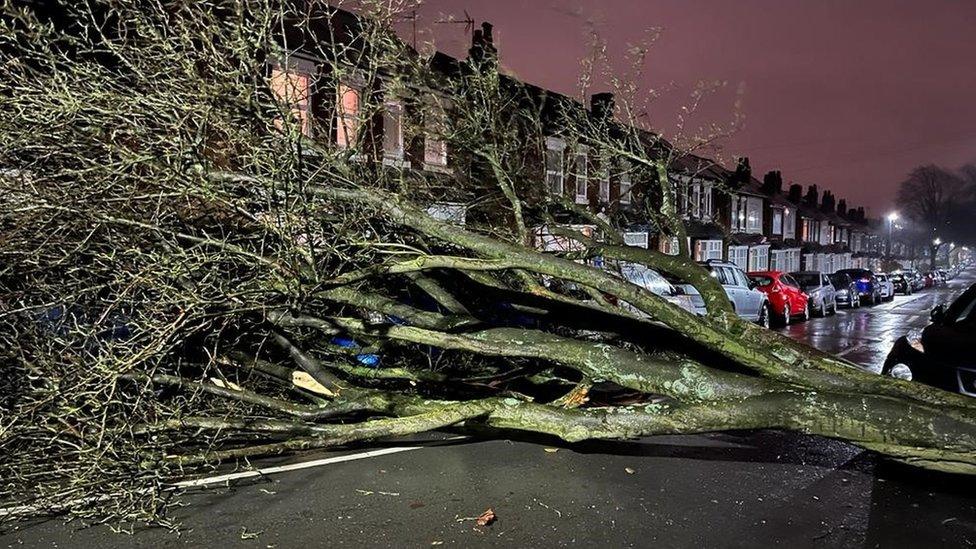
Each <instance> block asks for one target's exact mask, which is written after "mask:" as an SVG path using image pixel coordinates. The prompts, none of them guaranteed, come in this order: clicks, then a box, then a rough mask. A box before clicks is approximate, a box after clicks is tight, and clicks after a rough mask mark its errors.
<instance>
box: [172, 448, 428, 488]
mask: <svg viewBox="0 0 976 549" xmlns="http://www.w3.org/2000/svg"><path fill="white" fill-rule="evenodd" d="M421 448H424V446H394V447H393V448H381V449H379V450H370V451H368V452H362V453H359V454H348V455H345V456H335V457H330V458H322V459H313V460H312V461H303V462H301V463H290V464H288V465H276V466H274V467H264V468H261V469H252V470H250V471H238V472H236V473H227V474H224V475H216V476H212V477H204V478H196V479H190V480H181V481H180V482H175V483H173V487H174V488H198V487H200V486H210V485H212V484H220V483H222V482H230V481H232V480H240V479H242V478H253V477H263V476H266V475H273V474H275V473H285V472H288V471H299V470H301V469H310V468H312V467H321V466H323V465H331V464H333V463H343V462H346V461H356V460H359V459H369V458H374V457H379V456H385V455H389V454H398V453H400V452H409V451H411V450H420V449H421Z"/></svg>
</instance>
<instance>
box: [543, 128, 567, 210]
mask: <svg viewBox="0 0 976 549" xmlns="http://www.w3.org/2000/svg"><path fill="white" fill-rule="evenodd" d="M565 152H566V142H565V141H564V140H562V139H560V138H558V137H547V138H546V148H545V153H544V156H545V158H544V162H545V169H546V189H547V190H548V191H549V193H550V194H553V195H557V196H563V195H564V194H565V193H566V155H565ZM550 154H555V155H557V156H554V157H555V158H557V159H558V164H559V166H558V169H552V168H551V167H550V164H549V159H550ZM554 177H558V183H559V188H558V190H556V189H554V188H553V183H554V182H556V179H554Z"/></svg>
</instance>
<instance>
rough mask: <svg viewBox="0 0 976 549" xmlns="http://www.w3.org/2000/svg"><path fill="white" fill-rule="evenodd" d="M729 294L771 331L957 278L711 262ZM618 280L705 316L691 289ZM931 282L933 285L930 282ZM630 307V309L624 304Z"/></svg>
mask: <svg viewBox="0 0 976 549" xmlns="http://www.w3.org/2000/svg"><path fill="white" fill-rule="evenodd" d="M700 264H701V265H702V266H703V267H704V268H705V269H707V270H708V271H709V273H711V275H712V276H713V277H714V278H716V279H717V280H718V282H719V283H720V284H721V285H722V287H723V288H724V289H725V293H726V295H727V296H728V298H729V301H730V303H731V305H732V308H733V310H734V311H735V312H736V314H737V315H739V317H741V318H743V319H746V320H749V321H751V322H755V323H757V324H759V325H760V326H764V327H767V328H768V327H770V325H771V324H772V322H773V321H776V322H778V323H779V324H780V325H784V326H785V325H788V324H790V323H791V322H793V321H794V320H807V319H809V318H810V317H811V316H819V317H823V316H828V315H832V314H835V313H836V312H837V309H838V308H851V309H856V308H858V307H860V306H862V305H875V304H878V303H881V302H884V301H891V300H893V299H894V298H895V294H897V293H901V294H905V295H910V294H911V293H913V292H915V291H918V290H920V289H924V288H925V287H928V286H933V285H936V284H945V283H946V281H948V280H949V279H950V278H951V277H952V276H953V275H954V274H955V273H950V272H947V271H945V270H936V271H931V272H928V273H919V272H918V271H914V270H903V271H896V272H893V273H890V274H889V273H874V272H872V271H870V270H867V269H841V270H839V271H837V272H835V273H833V274H828V273H824V272H820V271H799V272H792V273H786V272H783V271H755V272H749V273H746V272H745V271H744V270H743V269H742V268H741V267H739V266H738V265H736V264H735V263H732V262H729V261H722V260H715V259H712V260H708V261H703V262H701V263H700ZM617 267H618V271H619V273H620V275H622V277H623V278H624V279H626V280H628V281H629V282H632V283H634V284H636V285H638V286H641V287H643V288H645V289H647V290H649V291H651V292H652V293H654V294H656V295H659V296H661V297H662V298H664V299H665V300H667V301H669V302H671V303H673V304H675V305H677V306H679V307H681V308H682V309H685V310H687V311H689V312H692V313H695V314H699V315H704V314H705V312H706V310H705V301H704V299H703V298H702V296H701V294H700V293H699V291H698V290H697V289H696V288H695V287H694V286H693V285H691V284H687V283H683V282H682V281H679V280H676V279H669V277H667V276H665V275H662V274H660V273H658V272H656V271H654V270H652V269H650V268H648V267H646V266H644V265H638V264H633V263H621V264H619V265H617ZM927 280H929V281H930V282H926V281H927ZM624 305H625V306H627V304H624Z"/></svg>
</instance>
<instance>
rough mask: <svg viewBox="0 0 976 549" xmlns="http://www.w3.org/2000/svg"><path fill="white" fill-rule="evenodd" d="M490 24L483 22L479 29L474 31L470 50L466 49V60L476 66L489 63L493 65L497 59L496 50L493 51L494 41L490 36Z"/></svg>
mask: <svg viewBox="0 0 976 549" xmlns="http://www.w3.org/2000/svg"><path fill="white" fill-rule="evenodd" d="M492 28H493V27H492V26H491V23H489V22H487V21H485V22H484V23H482V24H481V28H480V29H475V30H474V33H472V35H471V48H470V49H468V59H470V60H471V61H473V62H474V63H476V64H481V63H482V62H484V61H490V62H491V63H493V64H494V62H495V60H496V59H497V57H498V50H496V49H495V39H494V37H493V36H492V34H491V31H492Z"/></svg>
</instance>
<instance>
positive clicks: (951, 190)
mask: <svg viewBox="0 0 976 549" xmlns="http://www.w3.org/2000/svg"><path fill="white" fill-rule="evenodd" d="M965 190H966V182H965V180H964V179H963V178H962V177H960V176H959V175H957V174H955V173H953V172H951V171H949V170H946V169H945V168H942V167H940V166H936V165H934V164H929V165H926V166H919V167H918V168H915V169H914V170H912V172H911V173H910V174H909V175H908V179H906V180H905V181H902V183H901V186H900V188H899V189H898V198H897V203H898V207H899V208H900V209H901V210H902V211H903V212H905V214H906V215H907V216H908V217H909V218H910V219H911V220H912V221H914V222H915V223H916V224H918V225H919V227H920V228H922V229H923V230H925V231H926V232H927V233H928V234H929V235H930V237H931V241H930V243H929V244H928V246H929V251H930V255H929V262H930V266H931V267H932V268H935V257H936V255H937V254H938V251H939V248H940V247H941V246H943V245H946V244H948V242H946V241H945V238H944V237H946V236H947V235H945V234H943V233H944V232H947V231H948V230H949V229H950V228H951V226H952V217H953V210H954V209H956V204H955V202H956V201H958V200H960V199H961V198H962V197H963V195H964V194H965ZM940 239H941V240H940Z"/></svg>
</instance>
